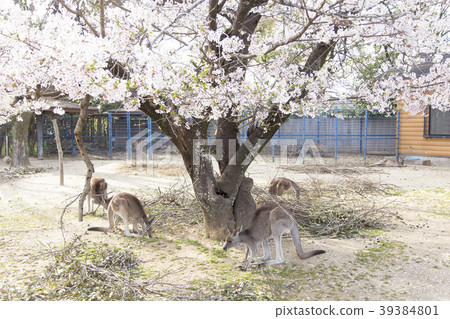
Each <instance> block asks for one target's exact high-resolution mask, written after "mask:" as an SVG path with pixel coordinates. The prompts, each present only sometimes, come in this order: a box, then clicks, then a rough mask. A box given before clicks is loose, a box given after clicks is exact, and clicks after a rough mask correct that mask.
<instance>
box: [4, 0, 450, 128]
mask: <svg viewBox="0 0 450 319" xmlns="http://www.w3.org/2000/svg"><path fill="white" fill-rule="evenodd" d="M239 2H240V1H238V0H228V1H225V4H224V6H223V8H222V10H221V14H219V15H217V17H216V27H215V28H214V29H210V28H211V24H210V20H209V19H210V17H209V13H210V10H209V3H210V2H209V1H202V0H198V1H185V2H182V3H178V2H177V1H173V2H172V1H167V2H162V1H152V0H129V1H125V2H123V5H122V6H117V5H113V4H111V3H110V4H109V5H107V6H106V8H105V17H106V20H105V21H106V23H105V34H106V36H105V37H101V36H100V35H99V32H98V31H99V30H100V26H99V25H98V22H97V21H98V16H96V14H98V10H94V9H93V10H85V11H83V13H84V16H83V19H81V18H80V16H76V15H74V14H73V12H70V11H68V10H66V9H65V8H64V7H62V6H60V7H59V9H58V10H55V4H54V1H52V0H30V1H27V3H28V4H29V8H24V6H19V5H17V4H16V3H15V1H13V0H3V1H2V3H1V4H0V63H1V65H2V70H1V72H0V124H1V123H3V122H5V121H8V120H9V119H10V118H11V117H12V116H14V115H18V114H20V113H22V112H25V111H34V112H40V111H42V110H44V109H46V108H48V107H49V106H48V105H47V104H46V102H45V100H42V99H39V96H38V95H39V93H42V92H40V91H39V90H42V89H43V88H50V87H51V88H52V90H55V91H58V92H60V95H61V96H64V97H65V98H68V99H70V100H74V101H77V100H80V99H82V98H83V97H84V96H85V95H87V94H89V95H90V96H92V97H93V98H94V99H98V100H102V101H104V102H106V103H110V102H121V103H122V104H123V105H124V106H125V107H126V108H127V109H136V108H138V107H139V106H140V105H141V103H143V102H144V101H147V100H151V101H152V102H153V103H154V104H156V105H159V106H158V112H166V113H170V114H172V115H173V116H174V118H177V119H178V120H177V121H179V123H183V119H187V118H200V119H207V120H214V119H218V118H220V117H223V116H227V115H230V114H231V115H233V116H236V117H239V116H248V115H252V118H254V119H255V120H262V119H264V118H265V117H266V116H267V114H268V111H269V109H271V108H273V107H277V108H279V110H280V111H281V112H283V113H286V114H291V113H297V114H307V115H315V114H317V113H319V112H324V111H326V110H328V109H329V108H331V107H333V105H335V103H336V101H339V100H345V99H348V98H349V97H351V98H355V97H357V98H358V99H360V100H362V101H365V102H367V104H368V105H370V106H371V107H372V108H376V109H379V110H381V111H385V110H389V109H391V108H392V102H393V101H399V100H401V101H402V102H403V105H404V106H403V107H404V109H405V110H407V111H409V112H411V113H419V112H421V111H423V109H424V108H425V107H426V106H428V105H431V106H432V107H437V108H440V109H441V110H448V109H450V104H449V93H448V92H449V75H448V74H449V72H448V66H449V61H448V59H447V58H446V57H447V55H446V53H448V52H449V43H448V36H447V35H446V34H447V33H446V32H447V28H448V22H449V21H448V16H447V15H446V12H443V11H442V10H443V9H442V8H443V7H444V6H442V4H441V2H442V1H429V2H428V1H425V2H426V4H425V2H424V1H416V0H390V1H382V2H380V1H378V0H367V1H358V0H345V1H337V2H336V1H328V0H324V1H314V0H305V1H283V2H282V3H280V1H276V0H268V1H267V2H265V3H261V1H259V2H260V5H258V6H255V7H254V8H253V9H252V10H251V14H258V15H260V20H259V21H260V22H259V25H258V27H257V29H256V30H255V32H253V34H248V35H243V31H242V30H241V31H240V33H238V34H233V35H230V34H229V32H228V31H229V30H230V28H231V27H232V24H231V23H232V21H233V19H234V18H235V15H234V13H235V12H236V10H237V8H238V5H239ZM65 3H66V4H67V6H69V7H70V6H75V5H76V3H77V1H70V0H66V1H65ZM84 19H85V20H84ZM87 21H89V22H90V24H89V25H88V23H87ZM95 30H96V31H97V32H94V31H95ZM319 43H325V44H328V45H330V47H331V48H332V50H331V51H332V52H327V54H328V55H327V56H326V59H324V61H323V62H324V64H323V66H322V67H321V68H319V69H317V70H314V72H305V69H304V65H305V63H306V62H307V60H308V57H309V56H310V54H311V52H313V50H314V48H315V47H316V46H317V45H318V44H319ZM214 48H217V49H216V50H215V49H214ZM386 57H389V58H386ZM324 58H325V57H324ZM111 63H117V64H119V65H120V66H121V67H122V68H123V69H124V70H125V71H126V75H125V76H122V77H118V76H117V74H114V73H113V72H111V68H110V67H109V66H110V64H111ZM230 64H233V65H234V67H233V68H230V66H229V65H230ZM421 68H422V69H421ZM369 69H370V70H371V72H372V73H371V74H370V77H369V78H368V77H367V76H362V75H364V73H365V72H367V70H369ZM418 70H419V71H418ZM56 110H57V111H58V112H60V111H61V109H60V108H56Z"/></svg>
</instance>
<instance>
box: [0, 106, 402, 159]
mask: <svg viewBox="0 0 450 319" xmlns="http://www.w3.org/2000/svg"><path fill="white" fill-rule="evenodd" d="M40 116H42V125H40V126H39V127H40V130H41V133H42V136H43V139H42V143H41V144H42V145H41V148H42V149H43V151H42V154H43V156H54V155H56V152H57V150H56V142H55V140H54V131H53V127H52V124H51V120H52V119H53V118H56V119H57V122H58V127H59V128H60V138H61V143H62V147H63V151H64V154H66V155H67V154H70V155H71V156H72V157H73V156H76V155H78V150H77V148H76V143H75V138H74V128H75V124H76V121H77V119H78V115H77V114H65V115H62V116H60V115H55V114H42V115H40ZM11 130H12V127H11V124H10V123H9V124H7V125H3V126H1V127H0V155H2V156H5V155H7V154H10V153H11V147H12V136H11ZM37 130H38V129H37V126H36V124H35V123H33V124H32V125H31V127H30V137H29V151H30V155H31V156H37V155H38V153H39V152H38V149H39V146H40V145H39V142H38V141H37V135H38V134H37ZM215 130H216V126H215V124H214V123H212V125H211V126H210V128H209V131H208V136H209V138H210V139H214V132H215ZM245 137H246V125H245V124H244V125H243V127H242V128H241V134H240V141H241V142H242V141H243V140H244V139H245ZM83 141H84V143H85V146H86V148H87V150H88V152H89V154H90V155H92V156H94V157H97V158H105V159H132V158H133V156H136V155H135V153H136V151H137V150H140V153H141V154H145V157H146V159H153V156H154V155H158V154H162V153H167V152H170V153H176V152H177V151H176V149H175V146H174V145H173V143H172V142H171V141H170V139H169V138H168V137H167V136H165V135H164V134H163V132H162V131H161V130H160V128H159V127H158V125H157V124H156V123H154V122H153V121H152V120H151V119H150V118H149V117H148V116H146V115H145V114H143V113H141V112H126V113H113V112H109V113H102V114H90V115H89V116H88V119H87V123H86V124H85V126H84V129H83ZM262 154H266V155H271V156H272V160H275V157H276V156H282V155H285V156H287V157H297V158H301V160H302V162H304V160H305V158H306V157H307V156H309V155H308V154H312V155H317V154H319V155H320V156H321V157H334V161H335V163H337V160H338V157H339V155H341V154H359V155H361V158H362V159H363V160H364V163H365V160H366V155H368V154H377V155H397V156H398V117H397V116H392V117H381V116H380V115H374V114H372V113H370V112H368V111H367V110H366V111H364V110H362V111H355V110H351V111H349V110H336V111H335V112H333V114H332V115H330V114H327V115H321V116H317V117H315V118H311V117H307V116H300V117H298V116H292V117H291V118H290V119H289V120H288V121H286V122H285V123H284V124H283V126H281V128H280V129H279V130H278V131H277V133H276V134H275V135H274V137H273V138H272V140H271V141H270V142H269V143H267V144H266V146H265V148H264V149H263V151H262Z"/></svg>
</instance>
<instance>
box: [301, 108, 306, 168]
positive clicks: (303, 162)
mask: <svg viewBox="0 0 450 319" xmlns="http://www.w3.org/2000/svg"><path fill="white" fill-rule="evenodd" d="M302 126H303V127H302V164H305V128H306V116H305V114H303V123H302Z"/></svg>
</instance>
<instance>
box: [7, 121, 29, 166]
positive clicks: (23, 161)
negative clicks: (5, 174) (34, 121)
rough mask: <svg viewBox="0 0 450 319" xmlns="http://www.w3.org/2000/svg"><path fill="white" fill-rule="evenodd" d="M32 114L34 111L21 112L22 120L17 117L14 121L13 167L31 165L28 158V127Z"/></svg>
mask: <svg viewBox="0 0 450 319" xmlns="http://www.w3.org/2000/svg"><path fill="white" fill-rule="evenodd" d="M32 116H33V113H32V112H25V113H22V114H21V117H22V121H18V120H17V119H16V120H15V121H14V124H13V152H12V163H11V166H13V167H26V166H30V160H29V158H28V128H29V126H30V122H31V118H32Z"/></svg>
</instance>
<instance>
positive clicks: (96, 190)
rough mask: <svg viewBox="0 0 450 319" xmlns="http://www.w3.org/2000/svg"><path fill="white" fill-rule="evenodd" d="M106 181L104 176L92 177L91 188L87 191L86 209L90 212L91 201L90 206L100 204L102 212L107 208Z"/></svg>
mask: <svg viewBox="0 0 450 319" xmlns="http://www.w3.org/2000/svg"><path fill="white" fill-rule="evenodd" d="M107 193H108V183H106V181H105V179H104V178H101V177H94V178H93V179H92V180H91V189H90V190H89V193H88V211H89V212H91V201H92V208H94V205H95V204H98V205H102V207H103V213H105V210H106V209H107V208H108V204H107V203H106V200H107V199H108V195H107Z"/></svg>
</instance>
